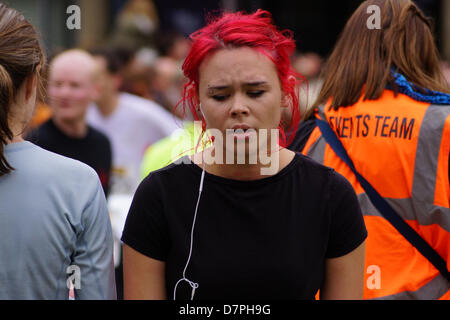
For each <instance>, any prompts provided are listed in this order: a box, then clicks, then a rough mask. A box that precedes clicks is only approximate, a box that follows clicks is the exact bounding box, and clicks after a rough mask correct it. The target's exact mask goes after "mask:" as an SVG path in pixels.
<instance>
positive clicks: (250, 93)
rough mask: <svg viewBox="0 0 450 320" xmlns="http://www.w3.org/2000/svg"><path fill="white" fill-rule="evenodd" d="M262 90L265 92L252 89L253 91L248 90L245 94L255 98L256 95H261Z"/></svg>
mask: <svg viewBox="0 0 450 320" xmlns="http://www.w3.org/2000/svg"><path fill="white" fill-rule="evenodd" d="M264 92H265V91H264V90H253V91H248V92H247V95H248V96H249V97H252V98H257V97H260V96H262V95H263V94H264Z"/></svg>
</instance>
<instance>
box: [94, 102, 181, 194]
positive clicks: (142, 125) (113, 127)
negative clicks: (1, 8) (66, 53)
mask: <svg viewBox="0 0 450 320" xmlns="http://www.w3.org/2000/svg"><path fill="white" fill-rule="evenodd" d="M87 122H88V123H89V124H90V125H92V126H93V127H94V128H96V129H98V130H100V131H102V132H103V133H105V134H106V135H107V136H108V138H109V139H110V141H111V146H112V153H113V161H112V182H111V191H110V192H111V194H129V195H130V194H134V192H135V191H136V188H137V186H138V185H139V183H140V180H141V178H140V166H141V162H142V158H143V155H144V152H145V150H146V149H147V148H148V147H149V146H150V145H152V144H153V143H155V142H157V141H158V140H160V139H162V138H164V137H166V136H168V135H170V134H171V133H172V132H173V131H175V130H176V129H178V128H179V127H180V126H181V121H180V120H179V119H178V118H176V117H175V116H174V115H172V114H171V113H169V112H168V111H167V110H166V109H164V108H163V107H162V106H160V105H159V104H157V103H155V102H153V101H150V100H148V99H144V98H141V97H138V96H136V95H132V94H129V93H120V96H119V105H118V106H117V109H116V110H115V111H114V112H113V113H112V114H111V115H109V116H107V117H104V116H103V115H102V114H101V113H100V111H99V110H98V108H97V106H96V105H95V104H92V105H91V106H90V107H89V109H88V113H87Z"/></svg>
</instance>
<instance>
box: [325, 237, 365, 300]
mask: <svg viewBox="0 0 450 320" xmlns="http://www.w3.org/2000/svg"><path fill="white" fill-rule="evenodd" d="M364 255H365V243H364V242H363V243H362V244H361V245H359V247H357V248H356V249H355V250H353V251H351V252H350V253H347V254H346V255H344V256H342V257H338V258H330V259H326V261H325V280H324V283H323V285H322V288H321V289H320V299H321V300H322V299H323V300H330V299H339V300H346V299H351V300H359V299H362V298H363V289H364Z"/></svg>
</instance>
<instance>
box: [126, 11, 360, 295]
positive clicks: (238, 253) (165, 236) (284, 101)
mask: <svg viewBox="0 0 450 320" xmlns="http://www.w3.org/2000/svg"><path fill="white" fill-rule="evenodd" d="M191 39H192V40H193V43H192V47H191V50H190V52H189V54H188V56H187V57H186V60H185V62H184V64H183V71H184V74H185V75H186V77H187V78H188V80H189V81H188V83H186V85H185V87H184V96H183V99H182V101H181V102H180V104H179V106H181V107H183V108H184V110H187V109H188V110H189V111H190V112H191V113H192V114H193V116H194V118H195V119H196V120H198V121H201V124H202V128H203V131H205V132H208V134H209V136H210V137H211V141H212V143H211V146H210V147H207V148H204V150H203V151H202V152H198V153H196V154H194V155H193V156H191V157H187V156H186V157H184V158H182V159H181V160H180V161H177V163H172V164H170V165H168V166H167V167H165V168H162V169H160V170H157V171H154V172H152V173H151V174H150V175H149V176H148V177H147V178H146V179H144V181H143V182H142V183H141V185H140V186H139V188H138V190H137V191H136V194H135V196H134V199H133V204H132V206H131V208H130V212H129V214H128V217H127V221H126V225H125V229H124V232H123V235H122V240H123V242H124V295H125V298H126V299H167V298H169V299H172V298H173V299H194V298H196V299H314V297H315V295H316V293H317V291H318V290H319V289H320V297H321V298H322V299H360V298H362V290H363V267H364V240H365V238H366V236H367V232H366V229H365V226H364V221H363V218H362V215H361V212H360V208H359V206H358V201H357V199H356V195H355V193H354V191H353V189H352V188H351V185H350V184H349V183H348V182H347V181H346V180H345V179H344V178H343V177H342V176H340V175H339V174H337V173H336V172H334V171H333V170H331V169H329V168H326V167H324V166H321V165H319V164H318V163H315V162H313V161H311V160H310V159H308V158H307V157H304V156H302V155H300V154H296V153H294V152H292V151H290V150H288V149H286V148H285V147H286V146H287V145H288V144H289V142H290V138H291V137H292V134H291V133H292V132H295V130H296V128H297V126H298V122H299V114H298V113H299V105H298V104H299V102H298V98H297V97H298V95H297V93H296V88H298V82H299V78H300V76H299V75H297V74H296V73H295V71H293V68H292V66H291V64H290V60H289V58H290V55H291V54H292V53H293V52H294V50H295V44H294V41H293V39H292V34H291V33H290V32H289V31H280V30H278V29H277V27H276V26H275V25H274V24H273V22H272V19H271V15H270V13H269V12H267V11H262V10H258V11H256V12H255V13H253V14H244V13H241V12H238V13H226V14H223V15H222V16H220V17H218V18H215V19H212V20H211V21H210V22H209V23H208V24H207V26H206V27H204V28H202V29H200V30H198V31H197V32H195V33H194V34H192V35H191ZM283 110H289V111H290V113H291V114H290V116H289V119H290V122H289V123H286V121H285V120H284V119H283V117H282V111H283Z"/></svg>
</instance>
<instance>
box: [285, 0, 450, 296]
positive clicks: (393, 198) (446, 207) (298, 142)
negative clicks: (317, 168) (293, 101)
mask: <svg viewBox="0 0 450 320" xmlns="http://www.w3.org/2000/svg"><path fill="white" fill-rule="evenodd" d="M370 6H378V7H379V8H380V18H381V21H380V28H379V29H376V28H375V29H369V28H367V19H368V14H367V12H368V8H369V7H370ZM430 26H431V22H430V20H429V19H427V18H426V17H425V16H424V14H423V13H422V11H421V10H420V9H419V8H418V7H417V6H416V5H415V4H414V3H413V2H412V1H410V0H386V1H380V0H369V1H364V2H363V3H362V4H361V5H360V6H359V8H358V9H357V10H356V11H355V12H354V13H353V15H352V16H351V17H350V19H349V20H348V22H347V24H346V26H345V28H344V30H343V32H342V34H341V36H340V38H339V40H338V41H337V43H336V46H335V47H334V49H333V51H332V53H331V55H330V58H329V59H328V61H327V64H326V66H325V70H324V73H323V86H322V89H321V91H320V94H319V97H318V99H317V101H316V103H315V104H314V105H315V108H314V109H312V110H311V114H310V116H309V117H307V120H306V121H305V122H304V123H303V124H302V125H301V126H300V128H299V130H298V132H297V135H296V137H295V139H294V141H293V143H292V144H291V146H290V147H289V148H290V149H291V150H294V151H301V152H302V153H303V154H305V155H308V156H309V157H311V158H313V159H314V160H316V161H318V162H320V163H322V164H324V165H326V166H329V167H332V168H334V169H335V170H336V171H337V172H339V173H341V174H342V175H343V176H345V177H346V178H347V179H348V180H349V181H350V182H351V183H352V185H353V188H354V189H355V191H356V193H357V194H358V199H359V202H360V205H361V209H362V211H363V214H364V219H365V223H366V226H367V230H368V234H369V236H368V238H367V247H366V266H365V268H366V272H365V284H366V285H365V286H364V298H365V299H376V298H379V299H450V282H449V279H448V278H447V279H446V275H447V277H448V269H449V266H450V235H449V232H450V203H449V201H450V187H449V185H450V184H449V179H450V177H449V166H450V159H449V153H450V95H449V93H450V90H449V87H448V85H447V83H446V82H445V80H444V79H443V77H442V73H441V71H440V69H439V59H438V54H437V49H436V47H435V42H434V39H433V35H432V32H431V28H430ZM316 119H321V120H325V121H326V122H325V124H326V123H327V122H328V124H329V127H330V128H331V129H330V131H331V132H334V134H336V136H337V139H338V141H340V142H341V143H342V145H343V147H344V150H346V152H347V153H348V155H349V158H350V159H351V161H352V162H353V165H354V167H355V169H356V170H357V171H358V172H359V174H360V175H361V176H362V177H364V178H365V179H366V180H367V181H368V182H369V183H370V184H371V185H372V187H373V188H374V189H375V190H376V192H378V193H379V195H380V196H381V199H384V201H386V202H387V204H388V205H390V206H391V207H392V208H393V210H394V211H395V212H396V214H397V215H398V216H399V218H400V219H398V221H400V222H402V221H405V222H406V224H407V225H409V226H410V227H411V228H412V231H413V232H414V233H417V235H418V239H419V240H420V238H422V239H423V240H424V241H425V244H426V245H428V246H429V247H431V250H434V253H435V258H432V259H430V260H428V258H426V257H425V256H424V255H422V253H421V252H420V251H419V250H418V247H423V245H418V246H416V245H413V244H411V243H410V242H409V241H408V240H406V238H405V237H404V236H403V235H402V233H400V231H398V229H397V227H394V224H396V225H398V222H395V223H394V224H391V223H390V220H388V219H387V218H385V217H386V211H387V210H386V209H385V208H386V207H383V209H380V210H382V212H380V211H379V210H378V209H377V208H376V206H377V207H378V208H380V207H379V206H378V204H377V203H378V202H379V201H375V202H373V201H372V199H373V198H372V197H371V198H369V192H371V191H367V188H363V187H362V186H361V183H360V180H358V179H357V176H356V175H355V174H354V172H353V171H352V170H351V168H350V166H348V165H347V164H346V163H345V162H344V161H342V159H341V157H340V156H338V155H337V154H336V153H335V152H334V151H333V150H332V148H331V147H330V145H331V144H330V143H329V142H328V139H329V136H327V139H325V137H324V135H323V134H322V131H321V129H319V127H317V125H316ZM368 190H370V189H368ZM370 194H371V193H370ZM400 229H401V230H404V229H405V228H400ZM402 232H404V231H402ZM436 258H437V259H436ZM432 260H434V261H436V260H441V261H440V262H439V263H436V262H433V263H431V262H430V261H432ZM439 265H440V267H439ZM435 266H436V267H435ZM438 268H439V269H442V270H438Z"/></svg>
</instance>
